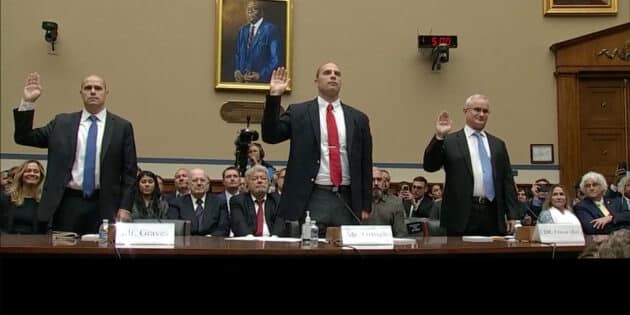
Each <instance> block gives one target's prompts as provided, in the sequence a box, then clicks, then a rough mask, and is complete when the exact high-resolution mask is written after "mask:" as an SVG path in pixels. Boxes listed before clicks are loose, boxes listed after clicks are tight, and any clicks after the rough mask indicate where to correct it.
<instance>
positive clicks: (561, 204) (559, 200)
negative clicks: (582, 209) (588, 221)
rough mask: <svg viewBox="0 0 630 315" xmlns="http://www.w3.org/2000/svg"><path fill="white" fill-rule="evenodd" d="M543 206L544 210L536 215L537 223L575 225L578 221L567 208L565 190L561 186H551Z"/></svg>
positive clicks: (578, 223)
mask: <svg viewBox="0 0 630 315" xmlns="http://www.w3.org/2000/svg"><path fill="white" fill-rule="evenodd" d="M549 193H550V194H551V196H547V198H546V199H545V203H544V205H543V208H544V210H542V211H541V212H540V214H539V215H538V223H554V224H577V225H580V220H578V218H577V217H576V216H575V214H573V212H571V210H570V209H569V206H568V198H567V194H566V190H565V189H564V186H562V185H553V186H551V189H550V190H549Z"/></svg>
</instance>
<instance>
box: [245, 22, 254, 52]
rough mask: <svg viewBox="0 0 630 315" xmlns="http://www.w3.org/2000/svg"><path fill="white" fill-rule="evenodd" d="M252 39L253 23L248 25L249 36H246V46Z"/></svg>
mask: <svg viewBox="0 0 630 315" xmlns="http://www.w3.org/2000/svg"><path fill="white" fill-rule="evenodd" d="M253 39H254V24H252V25H250V26H249V36H247V48H249V47H250V46H251V45H252V40H253Z"/></svg>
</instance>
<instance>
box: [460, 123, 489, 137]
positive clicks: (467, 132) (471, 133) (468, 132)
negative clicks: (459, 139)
mask: <svg viewBox="0 0 630 315" xmlns="http://www.w3.org/2000/svg"><path fill="white" fill-rule="evenodd" d="M464 132H465V133H466V137H467V138H470V136H472V135H473V133H475V132H477V130H475V129H472V128H470V126H468V125H464ZM480 133H481V134H482V135H483V136H484V138H487V137H488V136H487V135H486V132H485V131H484V130H481V131H480Z"/></svg>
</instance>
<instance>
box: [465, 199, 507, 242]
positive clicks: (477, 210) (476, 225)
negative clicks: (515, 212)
mask: <svg viewBox="0 0 630 315" xmlns="http://www.w3.org/2000/svg"><path fill="white" fill-rule="evenodd" d="M498 234H499V226H498V223H497V203H496V201H495V202H491V203H488V204H479V203H474V202H473V204H472V208H471V209H470V216H469V217H468V224H467V225H466V230H465V231H464V235H482V236H492V235H498Z"/></svg>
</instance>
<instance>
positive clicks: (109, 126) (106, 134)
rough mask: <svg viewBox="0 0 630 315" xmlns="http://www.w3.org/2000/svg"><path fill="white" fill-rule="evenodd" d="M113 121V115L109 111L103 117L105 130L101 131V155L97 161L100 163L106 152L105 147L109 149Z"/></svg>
mask: <svg viewBox="0 0 630 315" xmlns="http://www.w3.org/2000/svg"><path fill="white" fill-rule="evenodd" d="M114 123H115V119H114V117H113V115H112V114H111V113H107V118H106V119H105V131H104V132H103V143H102V144H101V156H100V157H99V162H100V163H101V164H102V163H103V158H104V157H105V154H106V153H107V149H109V144H110V143H111V142H112V132H113V130H114V126H113V124H114Z"/></svg>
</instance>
